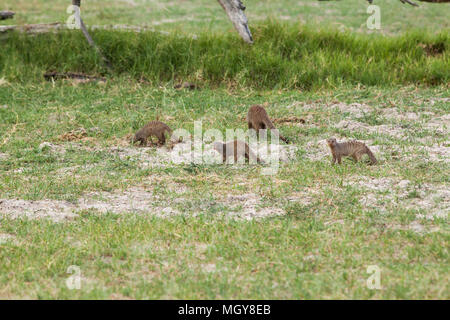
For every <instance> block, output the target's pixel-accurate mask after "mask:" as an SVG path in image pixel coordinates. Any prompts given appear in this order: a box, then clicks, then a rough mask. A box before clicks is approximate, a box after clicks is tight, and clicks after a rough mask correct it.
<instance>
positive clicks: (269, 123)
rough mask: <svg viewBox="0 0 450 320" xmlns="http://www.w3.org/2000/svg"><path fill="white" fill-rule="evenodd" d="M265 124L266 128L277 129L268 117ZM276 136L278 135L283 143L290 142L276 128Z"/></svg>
mask: <svg viewBox="0 0 450 320" xmlns="http://www.w3.org/2000/svg"><path fill="white" fill-rule="evenodd" d="M265 125H266V128H267V129H270V130H278V129H277V128H275V126H274V125H273V123H272V121H270V119H268V120H267V121H266V123H265ZM278 136H279V137H280V139H281V140H282V141H284V142H285V143H290V141H289V139H287V138H285V137H283V136H282V135H281V133H280V130H278Z"/></svg>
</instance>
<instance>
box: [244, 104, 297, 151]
mask: <svg viewBox="0 0 450 320" xmlns="http://www.w3.org/2000/svg"><path fill="white" fill-rule="evenodd" d="M247 122H248V128H249V129H254V130H256V134H257V135H258V137H259V130H260V129H276V128H275V126H274V125H273V123H272V121H270V119H269V116H268V115H267V112H266V109H264V107H263V106H261V105H258V104H257V105H254V106H251V107H250V108H249V109H248V114H247ZM279 137H280V139H281V140H283V141H284V142H286V143H289V140H288V139H286V138H285V137H283V136H282V135H281V134H279Z"/></svg>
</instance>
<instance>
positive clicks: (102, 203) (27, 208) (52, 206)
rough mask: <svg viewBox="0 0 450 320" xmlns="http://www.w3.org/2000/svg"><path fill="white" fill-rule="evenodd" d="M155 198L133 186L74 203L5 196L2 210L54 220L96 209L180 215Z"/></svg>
mask: <svg viewBox="0 0 450 320" xmlns="http://www.w3.org/2000/svg"><path fill="white" fill-rule="evenodd" d="M155 200H158V199H157V197H155V196H154V195H153V192H152V191H151V190H146V189H143V188H130V189H128V190H125V191H115V192H91V193H87V194H85V195H84V196H83V197H82V198H80V199H78V200H77V201H76V202H74V203H72V202H68V201H63V200H37V201H33V200H22V199H1V200H0V213H1V214H4V215H5V216H7V217H9V218H12V219H16V218H23V217H25V218H29V219H41V218H48V219H50V220H52V221H54V222H63V221H66V220H71V219H73V218H75V217H78V212H80V211H82V210H95V211H97V212H99V213H100V214H103V213H107V212H111V213H115V214H122V213H139V214H151V215H157V216H161V217H167V216H171V215H176V214H179V212H178V210H176V209H173V208H171V207H170V206H167V207H166V206H163V207H159V206H155Z"/></svg>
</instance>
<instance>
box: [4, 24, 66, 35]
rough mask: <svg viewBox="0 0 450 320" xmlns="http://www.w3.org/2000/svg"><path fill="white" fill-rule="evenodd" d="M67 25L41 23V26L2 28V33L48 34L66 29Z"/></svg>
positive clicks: (29, 25)
mask: <svg viewBox="0 0 450 320" xmlns="http://www.w3.org/2000/svg"><path fill="white" fill-rule="evenodd" d="M65 27H66V26H65V25H64V24H63V23H59V22H55V23H39V24H26V25H22V26H15V25H12V26H0V33H6V32H8V31H13V30H17V31H21V32H26V33H30V34H37V33H46V32H52V31H58V30H61V29H65Z"/></svg>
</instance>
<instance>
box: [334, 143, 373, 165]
mask: <svg viewBox="0 0 450 320" xmlns="http://www.w3.org/2000/svg"><path fill="white" fill-rule="evenodd" d="M327 143H328V146H329V147H330V150H331V154H332V155H333V159H332V160H331V163H332V164H334V163H336V160H337V162H338V163H339V164H341V159H342V157H347V156H348V157H352V158H353V159H354V160H355V161H356V162H358V161H359V160H360V159H361V157H362V156H363V155H364V154H367V155H368V156H369V159H370V162H371V164H376V163H377V159H376V158H375V156H374V155H373V153H372V151H370V149H369V147H368V146H366V145H365V144H364V143H362V142H359V141H347V142H341V143H339V142H337V141H336V139H335V138H330V139H327Z"/></svg>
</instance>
